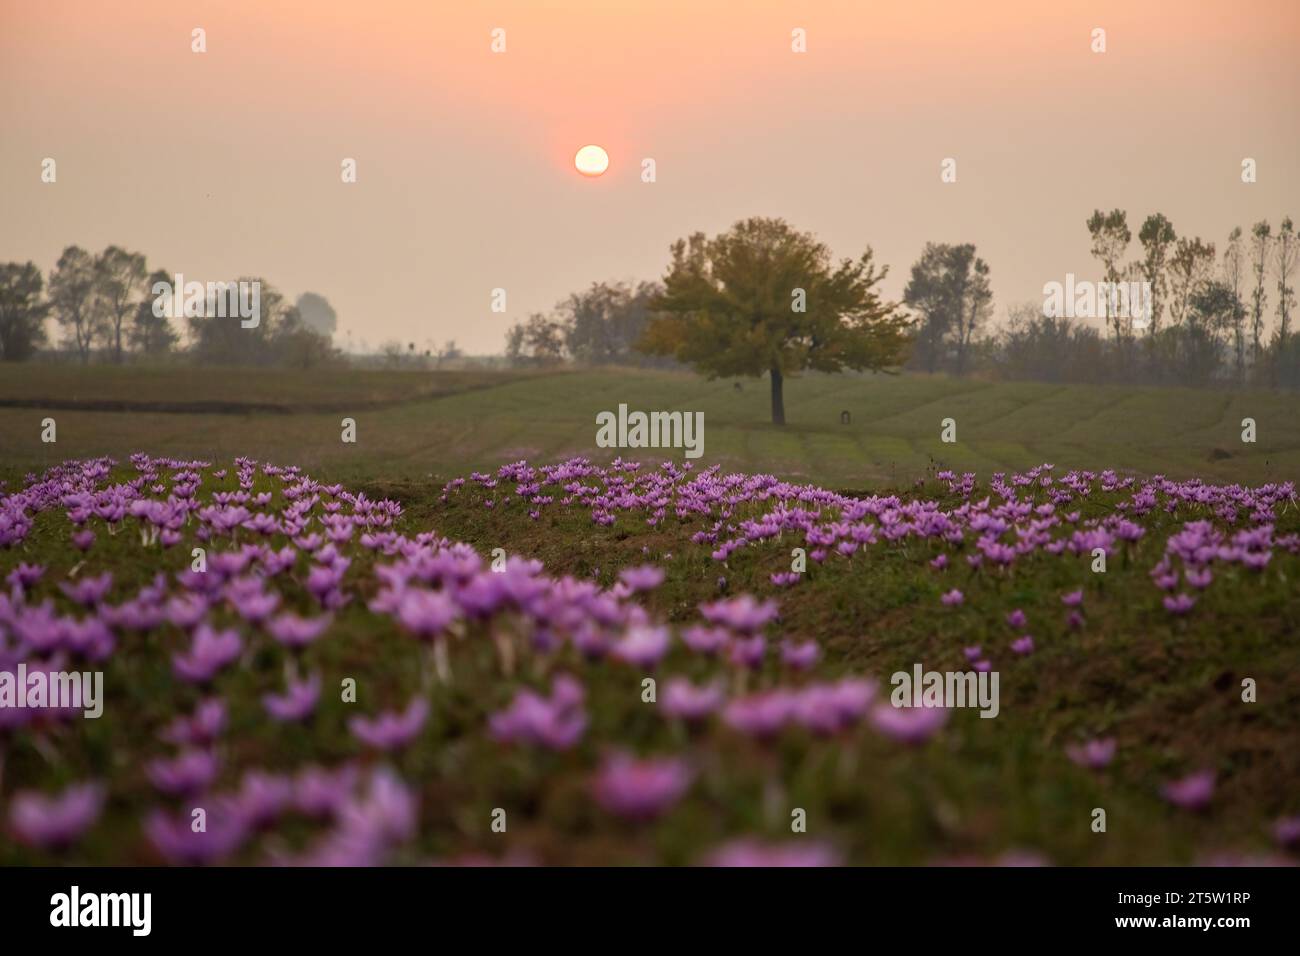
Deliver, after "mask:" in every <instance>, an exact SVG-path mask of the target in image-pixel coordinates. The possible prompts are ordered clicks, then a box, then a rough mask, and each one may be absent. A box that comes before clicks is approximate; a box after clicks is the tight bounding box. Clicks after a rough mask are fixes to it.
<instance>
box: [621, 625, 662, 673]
mask: <svg viewBox="0 0 1300 956" xmlns="http://www.w3.org/2000/svg"><path fill="white" fill-rule="evenodd" d="M668 643H669V633H668V628H666V627H648V626H643V625H639V626H634V627H632V628H631V629H630V630H629V631H628V632H627V635H626V636H625V637H624V638H623V639H622V640H621V641H619V642H618V643H617V644H615V645H614V647H613V654H614V656H615V657H616V658H618V659H619V660H621V661H624V662H626V663H628V664H635V665H637V666H638V667H647V668H649V667H654V666H655V665H656V664H658V663H659V661H660V660H662V659H663V656H664V655H665V654H667V653H668Z"/></svg>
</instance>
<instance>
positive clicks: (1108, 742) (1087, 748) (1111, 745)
mask: <svg viewBox="0 0 1300 956" xmlns="http://www.w3.org/2000/svg"><path fill="white" fill-rule="evenodd" d="M1065 755H1066V756H1067V757H1069V758H1070V759H1071V760H1072V761H1074V762H1075V763H1077V764H1078V765H1079V766H1080V767H1087V768H1088V769H1089V770H1100V769H1101V768H1102V767H1105V766H1107V765H1108V764H1109V763H1110V762H1111V760H1113V759H1114V758H1115V738H1114V737H1107V738H1105V739H1103V740H1089V741H1086V742H1085V743H1082V744H1070V745H1069V746H1068V747H1066V748H1065Z"/></svg>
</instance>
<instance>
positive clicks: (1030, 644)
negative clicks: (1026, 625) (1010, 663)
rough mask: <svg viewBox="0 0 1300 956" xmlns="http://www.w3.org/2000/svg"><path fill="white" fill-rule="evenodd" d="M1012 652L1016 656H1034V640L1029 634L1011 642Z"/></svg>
mask: <svg viewBox="0 0 1300 956" xmlns="http://www.w3.org/2000/svg"><path fill="white" fill-rule="evenodd" d="M1011 650H1012V652H1013V653H1015V654H1032V653H1034V639H1033V638H1032V637H1030V636H1029V635H1028V634H1026V635H1024V636H1023V637H1018V638H1016V639H1015V640H1014V641H1012V642H1011Z"/></svg>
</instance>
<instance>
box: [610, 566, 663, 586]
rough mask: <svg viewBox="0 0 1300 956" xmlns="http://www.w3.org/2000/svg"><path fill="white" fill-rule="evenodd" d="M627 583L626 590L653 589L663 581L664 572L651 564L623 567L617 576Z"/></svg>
mask: <svg viewBox="0 0 1300 956" xmlns="http://www.w3.org/2000/svg"><path fill="white" fill-rule="evenodd" d="M618 578H619V580H620V581H622V582H623V583H624V584H625V585H627V587H628V590H630V591H632V592H634V593H635V592H637V591H653V590H654V589H655V588H657V587H659V585H661V584H663V583H664V572H663V570H662V569H660V568H657V567H655V566H654V565H653V564H643V565H640V566H638V567H635V568H625V569H623V571H622V572H621V573H620V574H619V576H618Z"/></svg>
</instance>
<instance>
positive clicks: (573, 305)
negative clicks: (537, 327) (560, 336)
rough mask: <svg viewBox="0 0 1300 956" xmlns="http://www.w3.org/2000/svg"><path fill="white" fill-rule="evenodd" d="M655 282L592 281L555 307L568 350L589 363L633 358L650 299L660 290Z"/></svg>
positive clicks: (609, 363) (647, 315) (615, 361)
mask: <svg viewBox="0 0 1300 956" xmlns="http://www.w3.org/2000/svg"><path fill="white" fill-rule="evenodd" d="M662 291H663V290H662V289H661V288H660V287H659V285H658V284H657V283H652V282H641V283H638V284H636V285H635V286H633V285H632V284H631V283H628V282H593V283H592V284H591V288H589V289H587V290H586V291H584V292H575V293H574V294H573V295H571V296H569V297H568V298H567V299H565V300H564V301H563V302H561V303H560V304H559V306H558V307H557V311H558V312H559V315H560V316H561V321H562V322H563V323H564V326H565V330H564V344H565V348H566V349H567V350H568V352H569V354H570V355H572V356H573V357H574V358H575V359H577V360H578V361H580V362H587V363H589V364H592V365H617V364H627V363H630V362H632V361H634V355H635V353H634V348H635V346H636V343H637V341H638V340H639V339H640V338H641V334H642V332H644V330H645V326H646V323H647V322H648V321H649V320H650V303H651V302H652V301H654V299H655V297H656V296H658V295H659V294H661V293H662Z"/></svg>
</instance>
